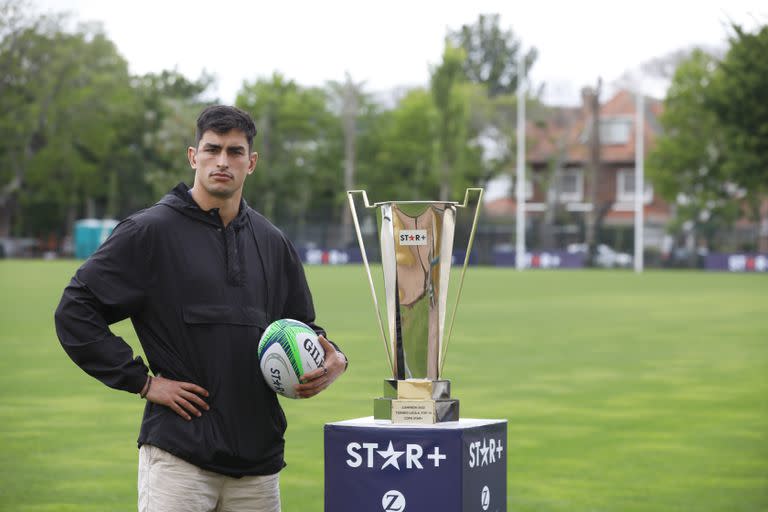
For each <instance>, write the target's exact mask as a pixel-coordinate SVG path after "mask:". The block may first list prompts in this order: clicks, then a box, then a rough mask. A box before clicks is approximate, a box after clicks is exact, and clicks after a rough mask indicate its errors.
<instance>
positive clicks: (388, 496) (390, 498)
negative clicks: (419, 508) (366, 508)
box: [381, 489, 405, 512]
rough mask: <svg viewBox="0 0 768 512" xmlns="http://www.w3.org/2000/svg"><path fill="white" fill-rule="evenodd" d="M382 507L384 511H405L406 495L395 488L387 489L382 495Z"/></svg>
mask: <svg viewBox="0 0 768 512" xmlns="http://www.w3.org/2000/svg"><path fill="white" fill-rule="evenodd" d="M381 508H382V509H383V510H384V512H403V510H405V496H403V493H401V492H400V491H396V490H395V489H392V490H391V491H387V492H385V493H384V496H382V497H381Z"/></svg>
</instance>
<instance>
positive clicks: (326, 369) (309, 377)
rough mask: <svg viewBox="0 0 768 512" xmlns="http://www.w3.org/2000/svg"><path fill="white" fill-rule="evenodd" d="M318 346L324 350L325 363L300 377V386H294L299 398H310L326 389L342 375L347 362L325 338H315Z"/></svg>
mask: <svg viewBox="0 0 768 512" xmlns="http://www.w3.org/2000/svg"><path fill="white" fill-rule="evenodd" d="M317 339H318V341H319V342H320V345H321V346H322V347H323V350H325V361H324V362H323V366H321V367H320V368H318V369H316V370H312V371H311V372H307V373H305V374H304V375H303V376H302V377H301V382H302V383H301V384H297V385H296V386H294V389H295V390H296V396H298V397H299V398H310V397H313V396H315V395H316V394H318V393H319V392H321V391H322V390H324V389H325V388H327V387H328V386H330V385H331V383H332V382H333V381H335V380H336V379H337V378H339V375H341V374H342V373H344V370H345V368H346V365H347V361H346V359H345V357H344V355H343V354H341V353H340V352H338V351H337V350H336V347H334V346H333V345H331V342H330V341H328V340H327V339H325V336H323V335H320V336H318V337H317Z"/></svg>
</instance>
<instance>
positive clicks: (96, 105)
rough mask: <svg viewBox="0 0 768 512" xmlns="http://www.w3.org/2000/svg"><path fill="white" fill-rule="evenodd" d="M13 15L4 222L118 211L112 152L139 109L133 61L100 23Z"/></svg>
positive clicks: (0, 133)
mask: <svg viewBox="0 0 768 512" xmlns="http://www.w3.org/2000/svg"><path fill="white" fill-rule="evenodd" d="M13 4H15V5H13ZM9 5H11V6H12V7H10V8H9V7H8V6H9ZM19 5H21V4H20V3H13V2H12V3H9V4H5V5H4V8H5V9H10V12H12V13H18V9H16V10H14V7H15V8H18V6H19ZM14 16H16V17H15V18H14V17H13V16H11V17H10V18H9V19H10V20H11V21H10V22H8V23H9V24H6V25H5V26H4V28H3V29H2V33H3V34H4V37H3V40H2V43H0V63H1V64H0V67H3V68H4V69H5V70H7V71H8V73H7V74H4V78H5V79H4V81H3V84H2V86H0V87H2V89H3V94H2V99H0V110H1V111H3V112H4V114H7V115H4V116H3V118H2V121H0V140H2V142H1V143H0V154H2V155H4V156H5V157H6V159H7V160H9V161H11V162H13V168H12V170H11V173H10V176H9V175H8V174H5V175H4V176H3V180H4V181H5V182H6V183H8V181H9V180H10V184H9V185H6V188H5V190H6V191H7V192H10V194H5V197H4V204H3V206H5V207H6V210H7V216H6V215H3V218H5V219H7V218H10V217H11V216H13V217H14V218H15V224H16V226H15V229H16V232H18V233H22V232H24V233H28V232H37V233H41V232H44V231H49V230H50V229H51V228H52V227H53V226H57V225H59V222H58V219H62V218H65V219H67V222H66V227H67V228H68V229H71V225H72V223H73V221H74V219H75V218H76V216H77V215H79V214H82V213H85V214H91V215H93V214H95V211H96V210H97V209H98V207H99V205H100V208H101V209H102V210H103V209H104V208H106V207H114V204H115V198H116V195H117V191H116V187H115V183H116V182H115V176H114V170H113V168H112V166H111V165H110V162H111V161H112V160H111V159H112V156H113V154H112V151H113V149H114V148H115V145H116V142H117V139H118V133H119V131H120V122H119V121H120V119H121V117H122V116H123V115H126V114H128V113H130V112H132V111H134V110H135V103H134V97H133V95H132V91H131V89H130V84H129V76H128V68H127V63H126V62H125V60H124V59H123V58H122V57H121V56H120V55H119V54H118V53H117V51H116V49H115V47H114V45H113V44H112V42H111V41H109V40H108V39H107V38H106V37H105V36H104V34H103V33H102V31H101V29H100V28H99V27H98V26H97V25H81V26H79V27H78V28H77V29H76V30H75V31H74V32H71V33H70V32H65V31H64V30H63V29H62V24H61V19H60V18H48V17H38V18H23V17H20V16H18V15H17V14H14ZM6 172H7V171H6ZM14 188H15V191H14ZM14 194H15V197H14ZM9 197H10V198H11V200H10V201H8V198H9ZM9 205H12V206H11V208H10V209H9V208H8V206H9ZM1 229H2V230H4V231H5V232H6V233H7V230H8V226H7V225H6V226H4V227H2V228H1ZM62 231H63V229H62Z"/></svg>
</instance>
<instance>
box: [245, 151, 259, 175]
mask: <svg viewBox="0 0 768 512" xmlns="http://www.w3.org/2000/svg"><path fill="white" fill-rule="evenodd" d="M248 159H249V160H250V165H249V166H248V174H252V173H253V171H254V170H255V169H256V163H257V162H258V161H259V154H258V153H257V152H255V151H254V152H253V153H251V156H250V157H248Z"/></svg>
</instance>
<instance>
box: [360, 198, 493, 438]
mask: <svg viewBox="0 0 768 512" xmlns="http://www.w3.org/2000/svg"><path fill="white" fill-rule="evenodd" d="M471 192H476V193H477V204H476V206H475V212H474V217H473V221H472V229H471V231H470V235H469V241H468V243H467V248H466V254H465V258H464V265H463V267H462V270H461V278H460V282H459V288H458V292H457V294H456V299H455V304H454V306H453V312H452V314H451V320H450V323H449V324H448V329H447V331H446V329H445V327H446V324H445V320H446V316H447V309H448V308H447V302H448V284H449V278H450V271H451V265H452V260H453V243H454V233H455V230H456V214H457V211H458V209H460V208H461V209H464V208H467V205H468V200H469V195H470V193H471ZM356 194H360V195H362V198H363V201H364V204H365V208H368V209H375V210H376V218H377V227H378V235H379V236H378V238H379V246H380V250H381V266H382V273H383V277H384V283H383V290H384V299H385V300H384V302H385V318H386V322H385V321H383V320H382V315H381V311H380V308H379V302H378V298H377V295H376V288H375V286H374V283H373V277H372V274H371V269H370V265H369V263H368V257H367V254H366V250H365V244H364V242H363V237H362V233H361V230H360V220H359V218H358V216H357V209H356V207H355V201H354V196H355V195H356ZM482 196H483V189H482V188H469V189H467V190H466V193H465V195H464V203H463V204H461V203H458V202H452V201H387V202H382V203H374V204H370V202H369V201H368V196H367V194H366V192H365V191H364V190H350V191H348V192H347V197H348V199H349V206H350V210H351V212H352V219H353V222H354V226H355V231H356V234H357V239H358V243H359V244H360V252H361V253H362V257H363V263H364V266H365V269H366V272H367V276H368V282H369V285H370V288H371V294H372V296H373V303H374V307H375V309H376V317H377V319H378V325H379V332H380V335H381V339H382V341H383V342H384V346H385V348H386V352H387V358H388V361H389V365H390V368H391V369H392V378H390V379H386V380H385V381H384V389H383V394H382V396H381V397H380V398H377V399H375V400H374V414H373V415H374V419H376V420H390V421H392V423H416V424H431V423H440V422H445V421H458V419H459V401H458V400H457V399H455V398H451V384H450V381H448V380H446V379H442V378H441V375H442V369H443V364H444V362H445V354H446V349H447V346H448V341H449V340H450V337H451V332H452V330H453V321H454V319H455V317H456V308H457V307H458V302H459V298H460V296H461V288H462V286H463V283H464V274H465V272H466V269H467V264H468V263H469V254H470V252H471V250H472V242H473V240H474V234H475V229H476V227H477V219H478V216H479V213H480V204H481V202H482ZM385 324H386V329H385V327H384V326H385Z"/></svg>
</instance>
